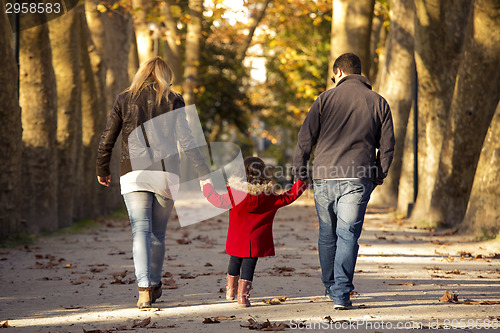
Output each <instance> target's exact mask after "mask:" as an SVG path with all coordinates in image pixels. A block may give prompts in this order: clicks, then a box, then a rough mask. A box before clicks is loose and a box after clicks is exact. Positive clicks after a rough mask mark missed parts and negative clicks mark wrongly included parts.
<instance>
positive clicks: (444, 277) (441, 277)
mask: <svg viewBox="0 0 500 333" xmlns="http://www.w3.org/2000/svg"><path fill="white" fill-rule="evenodd" d="M431 278H436V279H451V277H449V276H444V275H436V274H431Z"/></svg>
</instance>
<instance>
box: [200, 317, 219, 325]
mask: <svg viewBox="0 0 500 333" xmlns="http://www.w3.org/2000/svg"><path fill="white" fill-rule="evenodd" d="M203 324H220V321H218V320H217V319H215V318H205V319H203Z"/></svg>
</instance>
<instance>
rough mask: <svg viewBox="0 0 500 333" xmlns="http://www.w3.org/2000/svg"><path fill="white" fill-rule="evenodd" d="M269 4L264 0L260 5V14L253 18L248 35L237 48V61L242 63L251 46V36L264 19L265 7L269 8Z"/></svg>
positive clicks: (268, 1) (269, 0)
mask: <svg viewBox="0 0 500 333" xmlns="http://www.w3.org/2000/svg"><path fill="white" fill-rule="evenodd" d="M270 2H271V0H265V2H264V4H262V8H261V9H260V12H259V13H258V15H257V16H256V17H255V18H253V21H252V26H251V27H250V30H249V32H248V35H247V36H246V38H245V41H244V42H243V43H242V44H241V45H240V47H239V48H238V52H237V54H236V59H237V60H238V61H243V59H244V58H245V55H246V53H247V50H248V48H249V47H250V45H251V44H252V39H253V35H254V34H255V30H256V29H257V27H258V26H259V24H260V21H262V19H263V18H264V15H265V14H266V10H267V7H268V6H269V3H270Z"/></svg>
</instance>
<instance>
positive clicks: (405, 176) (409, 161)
mask: <svg viewBox="0 0 500 333" xmlns="http://www.w3.org/2000/svg"><path fill="white" fill-rule="evenodd" d="M413 112H415V106H414V105H412V107H411V110H410V115H409V117H408V124H407V126H406V136H405V138H404V140H405V141H404V145H403V157H402V159H401V175H400V177H399V183H398V185H399V186H398V206H397V210H396V211H397V213H398V214H399V215H404V216H406V217H408V216H407V214H408V204H410V203H413V201H414V189H413V186H414V184H413V182H414V179H413V174H414V161H415V160H414V159H415V154H414V153H413V134H414V126H413V123H414V122H413V119H414V116H413ZM396 144H397V142H396ZM391 168H392V167H391ZM391 172H392V170H391V171H389V173H391ZM370 201H371V200H370Z"/></svg>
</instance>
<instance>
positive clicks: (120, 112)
mask: <svg viewBox="0 0 500 333" xmlns="http://www.w3.org/2000/svg"><path fill="white" fill-rule="evenodd" d="M155 97H156V93H155V91H154V90H153V89H152V88H151V87H150V86H149V87H146V88H144V89H143V90H142V91H141V92H140V93H139V94H138V95H137V96H136V97H134V98H131V94H130V92H128V91H127V92H123V93H121V94H120V95H118V97H117V98H116V100H115V103H114V106H113V109H112V110H111V113H110V115H109V119H108V121H107V123H106V128H105V129H104V131H103V132H102V135H101V141H100V142H99V148H98V151H97V170H96V171H97V176H100V177H106V176H108V175H109V174H110V167H109V165H110V161H111V153H112V150H113V147H114V145H115V142H116V140H117V138H118V135H119V134H120V132H121V133H122V154H121V159H120V176H122V175H124V174H126V173H127V172H130V171H132V170H133V168H132V164H133V163H131V161H130V154H129V135H130V134H131V133H132V132H133V131H134V130H135V129H137V128H139V127H141V128H142V129H143V130H144V124H145V123H146V122H147V121H149V120H151V119H153V118H155V117H157V116H160V115H162V114H165V113H167V112H171V111H173V110H177V109H181V108H183V107H184V106H185V104H184V99H183V98H182V96H181V95H179V94H177V93H174V92H170V94H169V95H168V99H166V98H163V99H162V101H161V103H160V105H157V104H156V103H155ZM181 110H182V109H181ZM168 119H172V120H174V121H175V122H176V124H175V125H174V126H167V127H168V128H173V129H174V128H175V130H176V132H182V133H181V134H182V135H179V133H172V134H171V135H170V134H168V133H167V135H165V139H164V141H163V142H162V144H164V145H168V146H169V147H173V148H172V149H175V152H176V153H175V154H168V157H166V158H164V159H162V160H161V161H157V162H156V163H153V164H151V165H150V166H148V167H147V169H148V170H163V171H168V172H173V173H175V174H177V175H180V170H179V169H180V168H179V153H177V142H179V146H180V148H181V149H182V150H183V153H185V155H187V157H188V158H189V160H190V162H191V163H192V164H193V165H194V167H195V169H196V171H197V173H198V175H199V177H203V176H206V175H208V174H209V173H210V170H209V168H208V166H207V164H206V163H205V160H204V158H203V155H202V154H201V152H200V150H199V149H198V147H197V145H196V144H195V143H193V142H194V137H193V136H192V133H191V131H190V129H189V127H188V122H187V119H186V115H185V113H184V112H178V111H175V117H172V118H168ZM172 132H174V131H172ZM144 136H145V137H146V140H145V141H146V144H147V145H148V147H149V144H148V141H147V136H146V133H145V132H144ZM193 147H196V148H193ZM165 166H167V168H168V170H165ZM203 178H204V177H203Z"/></svg>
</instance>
